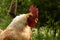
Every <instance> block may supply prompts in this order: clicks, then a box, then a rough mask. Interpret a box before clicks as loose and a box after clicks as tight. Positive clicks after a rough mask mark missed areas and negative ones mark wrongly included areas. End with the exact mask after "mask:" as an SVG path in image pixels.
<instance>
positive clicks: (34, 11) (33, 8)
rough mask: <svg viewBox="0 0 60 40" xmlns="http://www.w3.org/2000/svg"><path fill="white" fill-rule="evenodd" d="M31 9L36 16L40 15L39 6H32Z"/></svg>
mask: <svg viewBox="0 0 60 40" xmlns="http://www.w3.org/2000/svg"><path fill="white" fill-rule="evenodd" d="M29 11H30V12H31V13H32V14H33V16H34V17H35V18H36V17H38V8H37V7H36V6H33V5H32V6H30V9H29Z"/></svg>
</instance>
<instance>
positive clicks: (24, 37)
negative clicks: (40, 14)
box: [0, 14, 32, 40]
mask: <svg viewBox="0 0 60 40" xmlns="http://www.w3.org/2000/svg"><path fill="white" fill-rule="evenodd" d="M26 17H27V15H25V14H22V15H20V16H17V17H16V18H15V19H14V20H13V21H12V22H11V24H10V25H9V26H8V27H7V29H6V30H4V31H3V32H2V33H1V34H0V40H31V38H30V37H31V35H32V34H31V33H32V32H31V29H30V27H28V25H26V24H25V23H26V19H27V18H26ZM18 18H19V19H18Z"/></svg>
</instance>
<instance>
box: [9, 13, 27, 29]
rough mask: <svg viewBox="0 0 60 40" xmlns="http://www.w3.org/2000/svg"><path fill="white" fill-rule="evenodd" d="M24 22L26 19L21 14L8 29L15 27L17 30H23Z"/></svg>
mask: <svg viewBox="0 0 60 40" xmlns="http://www.w3.org/2000/svg"><path fill="white" fill-rule="evenodd" d="M26 20H27V17H26V15H25V14H21V15H19V16H16V17H15V18H14V19H13V20H12V22H11V23H10V25H9V26H8V27H10V28H11V27H17V28H20V29H22V28H24V27H25V25H26Z"/></svg>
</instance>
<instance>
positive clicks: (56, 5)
mask: <svg viewBox="0 0 60 40" xmlns="http://www.w3.org/2000/svg"><path fill="white" fill-rule="evenodd" d="M17 1H18V5H17V15H19V14H23V13H27V12H29V11H28V10H29V7H30V5H36V6H37V7H38V9H39V17H38V23H37V25H36V29H37V32H36V33H34V32H35V30H32V32H33V37H32V39H33V40H60V1H59V0H17ZM10 4H11V0H0V28H1V29H5V28H6V27H7V26H8V24H9V23H10V22H11V20H12V17H11V16H10V15H9V14H8V10H9V7H10ZM38 29H39V30H38ZM38 32H39V33H38Z"/></svg>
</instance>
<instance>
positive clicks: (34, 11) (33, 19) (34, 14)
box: [27, 5, 38, 27]
mask: <svg viewBox="0 0 60 40" xmlns="http://www.w3.org/2000/svg"><path fill="white" fill-rule="evenodd" d="M29 11H30V13H29V14H30V15H29V17H28V18H27V25H28V26H30V27H34V26H35V24H36V23H37V19H38V8H37V7H36V6H33V5H32V6H30V9H29Z"/></svg>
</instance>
